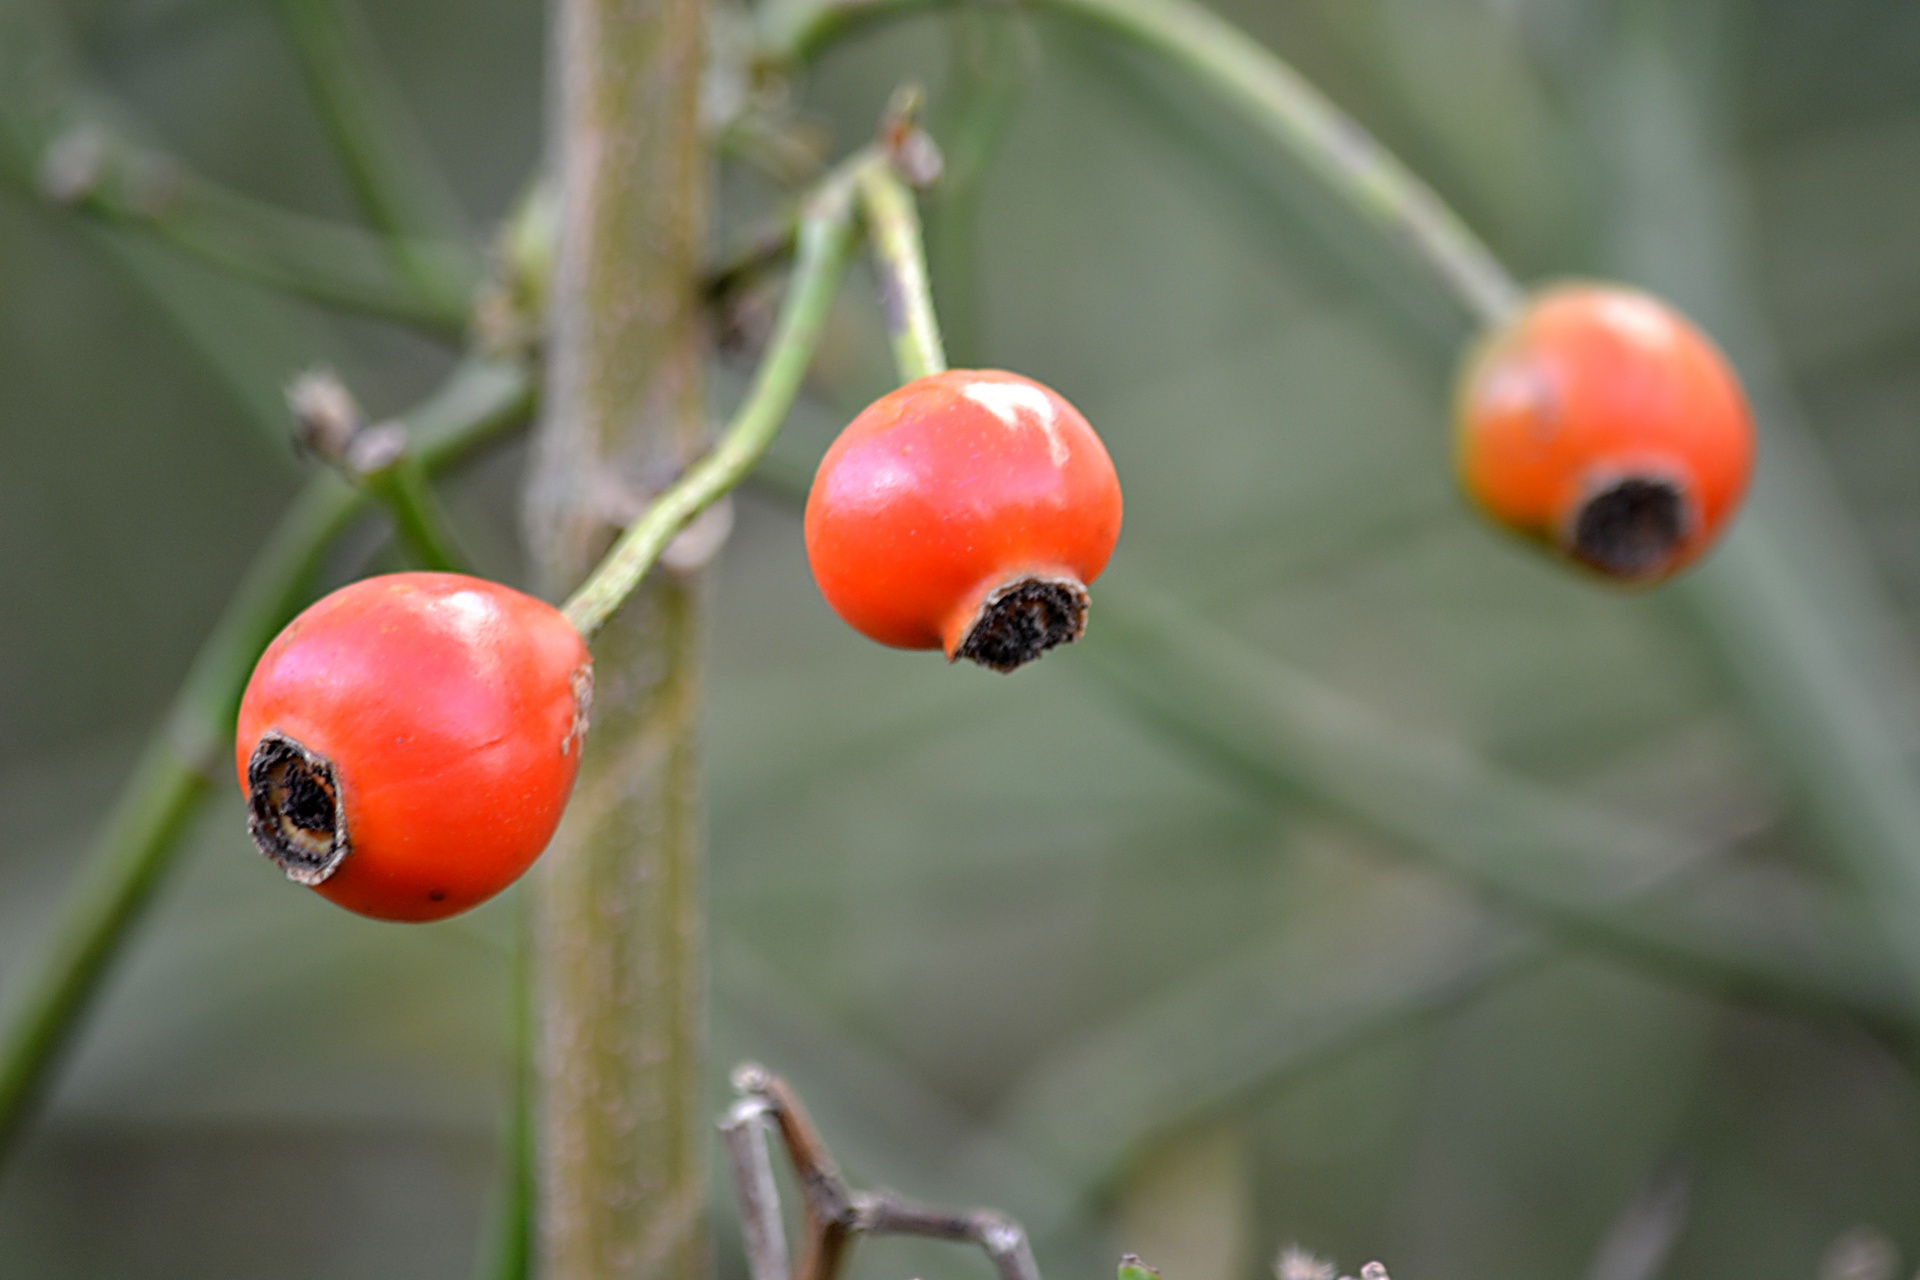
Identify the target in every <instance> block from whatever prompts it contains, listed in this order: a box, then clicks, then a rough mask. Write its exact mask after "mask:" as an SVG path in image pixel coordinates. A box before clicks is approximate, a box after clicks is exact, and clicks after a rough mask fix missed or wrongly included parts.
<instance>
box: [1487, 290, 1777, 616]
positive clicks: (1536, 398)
mask: <svg viewBox="0 0 1920 1280" xmlns="http://www.w3.org/2000/svg"><path fill="white" fill-rule="evenodd" d="M1457 433H1458V434H1457V438H1456V445H1457V461H1458V466H1459V471H1460V478H1461V482H1462V484H1463V485H1464V486H1465V488H1466V490H1467V493H1468V495H1469V496H1470V497H1471V498H1472V499H1473V501H1474V502H1475V503H1476V504H1477V505H1478V506H1479V507H1480V508H1481V509H1482V510H1483V511H1484V512H1485V513H1486V514H1487V515H1488V516H1489V517H1491V518H1492V519H1493V520H1494V521H1495V522H1496V523H1498V524H1501V525H1504V526H1505V527H1507V528H1509V529H1511V530H1513V531H1514V532H1516V533H1519V534H1521V535H1522V536H1524V537H1527V538H1530V539H1532V540H1534V541H1536V542H1539V543H1543V544H1545V545H1547V546H1548V547H1551V548H1553V549H1554V550H1556V551H1558V552H1559V553H1560V554H1562V555H1564V556H1566V557H1568V558H1570V559H1572V560H1575V561H1577V562H1579V563H1581V564H1583V565H1586V566H1587V567H1588V568H1590V569H1593V570H1595V571H1596V572H1598V573H1601V574H1603V575H1605V576H1607V577H1610V578H1614V579H1617V580H1621V581H1627V582H1643V583H1644V582H1654V581H1658V580H1660V579H1662V578H1665V577H1667V576H1669V575H1671V574H1673V573H1675V572H1677V571H1678V570H1680V569H1682V568H1685V567H1686V566H1687V565H1689V564H1691V563H1692V562H1693V561H1695V560H1696V559H1698V558H1699V557H1700V556H1701V555H1702V554H1703V553H1704V552H1705V551H1706V550H1707V548H1708V547H1710V546H1711V545H1712V544H1713V542H1714V540H1715V539H1717V538H1718V537H1719V536H1720V534H1721V533H1723V532H1724V531H1725V529H1726V527H1727V525H1728V524H1729V523H1730V522H1731V520H1732V518H1733V515H1734V513H1735V511H1736V510H1737V509H1738V507H1739V504H1740V500H1741V497H1742V496H1743V495H1744V494H1745V492H1746V488H1747V481H1748V478H1749V476H1750V474H1751V472H1752V469H1753V420H1752V415H1751V413H1750V411H1749V409H1748V407H1747V401H1746V396H1745V395H1744V394H1743V393H1742V391H1741V389H1740V383H1739V380H1738V378H1737V377H1736V376H1735V375H1734V372H1733V370H1732V368H1731V367H1729V365H1728V364H1727V360H1726V357H1725V356H1723V355H1722V354H1721V353H1720V351H1719V349H1718V348H1716V347H1715V346H1714V345H1713V343H1712V341H1711V340H1710V339H1708V338H1707V337H1706V335H1704V334H1703V333H1701V332H1700V331H1699V330H1698V329H1696V328H1694V327H1693V325H1691V324H1689V323H1688V322H1687V321H1686V320H1685V319H1684V318H1682V317H1681V316H1680V315H1678V314H1677V313H1676V312H1674V311H1673V310H1672V309H1671V308H1670V307H1668V306H1666V305H1665V304H1664V303H1662V302H1660V301H1659V300H1658V299H1655V298H1653V297H1651V296H1650V295H1648V294H1645V293H1641V292H1639V291H1637V290H1633V289H1627V288H1621V287H1617V286H1609V285H1587V284H1576V285H1566V286H1562V287H1559V288H1554V289H1549V290H1547V291H1545V292H1543V293H1541V294H1538V295H1536V296H1535V297H1534V298H1533V299H1532V300H1531V301H1530V302H1529V303H1528V304H1527V306H1526V307H1525V308H1523V309H1522V310H1521V311H1520V313H1519V314H1518V315H1517V316H1516V317H1515V318H1514V319H1513V320H1512V321H1510V322H1509V323H1508V324H1507V325H1505V326H1504V327H1503V328H1501V329H1500V330H1498V331H1497V332H1495V333H1494V334H1493V335H1492V337H1491V338H1489V339H1488V341H1487V342H1486V343H1485V344H1484V345H1483V346H1482V347H1481V349H1480V350H1479V351H1478V352H1477V353H1476V354H1475V356H1474V357H1473V359H1472V360H1471V362H1470V363H1469V365H1468V367H1467V371H1466V374H1465V376H1464V378H1463V379H1462V382H1461V386H1460V393H1459V401H1458V418H1457Z"/></svg>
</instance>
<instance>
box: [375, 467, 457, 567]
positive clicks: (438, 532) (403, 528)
mask: <svg viewBox="0 0 1920 1280" xmlns="http://www.w3.org/2000/svg"><path fill="white" fill-rule="evenodd" d="M361 483H362V484H364V485H365V486H366V487H367V490H368V491H369V492H370V493H372V494H373V496H374V497H376V498H378V499H379V500H380V503H381V505H383V506H384V507H386V509H387V512H388V514H389V515H391V516H392V517H393V527H394V531H395V532H396V533H398V534H399V535H400V540H401V541H402V542H403V543H405V544H406V547H407V550H408V552H409V553H410V554H411V555H412V557H413V559H414V562H415V563H416V564H417V565H418V566H419V567H420V568H422V569H431V570H435V571H438V572H440V573H466V572H469V570H468V567H467V558H466V557H465V556H464V555H462V554H461V553H460V549H459V543H458V542H457V541H456V540H455V538H454V536H453V532H452V529H451V527H450V523H451V522H450V521H449V520H448V519H447V513H446V509H445V508H444V507H442V506H441V505H440V499H439V498H438V497H436V496H435V495H434V492H433V487H432V486H431V485H430V484H428V483H427V473H426V468H425V467H422V466H421V465H420V460H419V458H417V457H415V456H414V455H413V452H412V450H411V449H409V450H408V451H407V452H406V453H405V454H402V455H401V457H400V459H399V460H398V461H397V462H395V463H394V464H393V465H392V466H390V467H387V468H385V469H383V470H380V471H376V472H373V473H372V474H370V475H367V476H363V477H362V478H361Z"/></svg>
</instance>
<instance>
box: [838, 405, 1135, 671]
mask: <svg viewBox="0 0 1920 1280" xmlns="http://www.w3.org/2000/svg"><path fill="white" fill-rule="evenodd" d="M1120 516H1121V499H1120V481H1119V478H1118V477H1117V476H1116V475H1115V474H1114V469H1113V460H1112V459H1111V458H1110V457H1108V455H1107V450H1106V446H1105V445H1103V444H1102V443H1101V442H1100V437H1099V436H1097V435H1095V434H1094V431H1093V428H1092V427H1090V426H1089V425H1087V420H1086V419H1085V418H1083V417H1081V416H1080V413H1079V411H1078V410H1076V409H1075V408H1074V407H1073V406H1072V405H1070V404H1068V403H1067V401H1066V400H1065V399H1064V398H1063V397H1061V396H1060V395H1059V394H1058V393H1057V392H1054V391H1052V390H1050V389H1049V388H1047V387H1044V386H1042V385H1041V384H1039V383H1037V382H1034V381H1032V380H1031V379H1028V378H1023V377H1021V376H1019V375H1018V374H1012V373H1005V372H1001V371H998V370H972V369H953V370H949V371H947V372H945V373H937V374H933V375H931V376H928V377H924V378H919V379H916V380H915V381H913V382H910V383H908V384H907V385H905V386H903V387H901V388H899V389H898V390H896V391H893V392H890V393H889V394H887V395H885V396H882V397H881V398H880V399H878V400H876V401H874V402H873V403H872V404H871V405H869V406H867V408H866V409H865V410H863V411H862V412H861V413H860V415H859V416H858V417H856V418H855V419H854V420H853V421H852V422H851V423H850V424H849V425H848V426H847V428H846V429H845V430H844V431H842V432H841V433H840V437H839V439H837V440H835V441H834V442H833V446H832V447H831V448H829V449H828V450H827V453H826V456H825V457H824V458H823V459H822V460H821V462H820V468H819V471H818V472H817V473H816V474H815V476H814V480H813V488H812V491H811V492H810V493H809V494H808V497H807V512H806V541H807V559H808V562H809V563H810V564H811V565H812V567H813V576H814V580H815V581H816V582H817V583H818V584H819V586H820V591H821V594H822V595H824V596H825V597H826V599H827V603H828V604H830V605H832V606H833V609H834V612H836V613H838V614H839V615H840V616H841V617H842V618H843V619H845V620H846V621H847V623H848V624H849V625H851V626H852V627H853V628H854V629H855V630H857V631H859V632H861V633H862V634H863V635H866V636H868V637H870V638H871V639H874V640H877V641H879V642H880V643H881V644H886V645H892V646H894V647H896V648H903V649H942V650H944V651H945V652H946V654H947V657H948V658H949V659H950V660H953V659H958V658H961V657H966V658H971V659H973V660H974V661H977V662H980V663H981V664H982V665H985V666H990V667H993V668H995V669H997V670H1003V671H1006V670H1012V669H1013V668H1014V667H1017V666H1019V665H1021V664H1022V663H1023V662H1026V661H1029V660H1031V659H1032V658H1035V657H1038V656H1039V654H1040V653H1041V652H1043V651H1044V650H1045V649H1047V648H1050V647H1051V646H1052V645H1054V644H1059V643H1062V642H1065V641H1068V640H1073V639H1076V638H1077V637H1078V636H1079V634H1080V630H1081V628H1082V626H1083V625H1084V620H1085V613H1086V584H1088V583H1090V582H1092V581H1093V580H1094V579H1095V578H1097V577H1099V576H1100V572H1101V570H1102V569H1104V568H1105V567H1106V564H1107V559H1108V557H1109V556H1111V555H1112V554H1113V547H1114V543H1115V542H1116V541H1117V540H1118V538H1119V536H1120Z"/></svg>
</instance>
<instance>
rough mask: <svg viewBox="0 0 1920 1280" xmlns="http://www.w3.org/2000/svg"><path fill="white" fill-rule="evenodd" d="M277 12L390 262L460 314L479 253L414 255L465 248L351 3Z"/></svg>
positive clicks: (339, 0)
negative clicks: (427, 246) (429, 248)
mask: <svg viewBox="0 0 1920 1280" xmlns="http://www.w3.org/2000/svg"><path fill="white" fill-rule="evenodd" d="M280 8H281V12H282V14H283V15H284V16H285V18H286V21H287V25H288V28H289V29H290V30H291V31H292V33H293V37H294V44H295V46H296V47H297V48H298V50H299V53H300V61H301V65H302V66H303V67H304V69H305V70H306V74H307V82H308V84H309V85H310V86H311V88H312V90H313V95H314V99H315V102H316V104H317V105H318V106H319V109H320V116H321V119H322V121H323V122H324V123H325V125H326V128H327V132H328V133H329V134H330V135H331V136H332V138H333V143H334V149H335V151H336V152H337V153H338V154H339V157H340V160H341V163H342V165H343V166H344V167H345V169H346V172H347V178H348V180H349V182H351V183H352V185H353V189H354V194H355V195H356V196H358V197H359V200H360V203H361V205H362V206H363V207H364V208H365V209H366V211H367V216H368V217H370V218H372V219H373V222H374V225H375V226H377V227H379V228H380V229H381V230H382V231H383V232H385V233H386V234H387V235H388V236H389V237H391V249H392V252H393V256H394V259H395V262H396V263H397V264H398V266H399V267H400V269H401V271H403V272H404V273H406V275H407V276H408V277H410V278H411V279H412V280H413V281H414V283H415V284H416V285H417V286H418V287H419V288H420V289H421V290H422V291H423V292H424V293H426V294H427V295H428V296H429V297H432V298H435V299H439V300H441V301H443V302H445V303H447V304H448V305H453V306H459V307H465V306H466V305H467V304H468V303H469V302H470V301H471V298H472V286H473V284H474V281H475V280H476V279H477V278H478V274H479V271H478V266H479V255H478V253H477V251H473V250H469V251H468V253H467V254H466V255H465V257H466V261H464V262H458V263H448V262H446V261H444V260H442V259H440V258H439V257H436V256H432V255H424V254H421V253H419V252H418V251H417V245H418V244H419V243H420V242H425V241H430V240H433V239H436V238H440V237H446V238H449V239H452V240H454V241H455V242H458V243H462V244H464V243H465V242H466V241H465V235H464V229H463V226H462V221H463V220H462V218H461V215H460V210H459V206H458V204H457V203H456V202H455V200H454V198H453V194H452V192H451V191H450V190H449V188H448V187H447V185H446V183H445V181H444V180H443V179H441V177H440V176H439V170H438V168H437V166H436V165H435V164H434V163H433V158H432V155H431V153H430V152H429V150H428V148H427V146H426V144H425V142H424V141H423V140H422V139H421V137H420V134H419V131H418V129H417V128H416V127H415V126H414V123H413V119H412V117H411V115H410V113H409V112H408V111H407V109H406V106H405V104H404V102H403V101H402V100H401V97H400V95H399V93H398V92H397V91H396V90H395V88H394V87H393V85H392V83H391V82H390V81H389V80H388V78H387V77H386V75H385V74H384V73H383V69H382V68H381V65H380V59H379V56H378V51H377V50H376V49H375V48H374V44H373V41H372V39H371V37H370V35H369V33H368V32H367V30H366V28H365V22H364V19H363V18H362V17H361V15H360V14H359V12H358V11H356V10H355V9H353V8H352V7H351V0H281V6H280Z"/></svg>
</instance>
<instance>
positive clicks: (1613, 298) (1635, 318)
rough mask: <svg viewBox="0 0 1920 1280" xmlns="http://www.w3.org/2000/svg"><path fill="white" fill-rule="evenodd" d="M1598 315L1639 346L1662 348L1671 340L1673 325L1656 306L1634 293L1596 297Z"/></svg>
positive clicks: (1654, 303)
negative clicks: (1598, 305) (1598, 299)
mask: <svg viewBox="0 0 1920 1280" xmlns="http://www.w3.org/2000/svg"><path fill="white" fill-rule="evenodd" d="M1599 310H1600V317H1601V319H1602V320H1604V321H1606V323H1607V325H1608V326H1609V327H1611V328H1612V329H1614V330H1615V331H1616V332H1618V333H1620V334H1621V335H1622V336H1624V337H1626V338H1627V339H1629V340H1630V341H1633V342H1636V343H1638V344H1639V345H1641V346H1643V347H1665V346H1669V345H1671V344H1672V342H1673V324H1672V322H1671V321H1670V320H1668V318H1667V313H1666V312H1665V310H1663V309H1662V308H1661V307H1660V305H1659V304H1658V303H1656V302H1654V301H1653V300H1652V299H1650V298H1642V297H1639V296H1637V295H1635V294H1630V293H1622V294H1611V295H1608V296H1606V297H1603V298H1602V299H1601V300H1600V307H1599Z"/></svg>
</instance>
